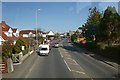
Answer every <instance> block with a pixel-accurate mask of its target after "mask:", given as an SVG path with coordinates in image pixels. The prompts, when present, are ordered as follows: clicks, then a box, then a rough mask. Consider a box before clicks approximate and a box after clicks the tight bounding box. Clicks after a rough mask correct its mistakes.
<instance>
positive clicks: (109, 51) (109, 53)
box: [104, 46, 120, 62]
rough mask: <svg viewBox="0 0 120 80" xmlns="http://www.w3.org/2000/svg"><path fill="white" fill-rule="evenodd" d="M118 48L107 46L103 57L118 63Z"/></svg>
mask: <svg viewBox="0 0 120 80" xmlns="http://www.w3.org/2000/svg"><path fill="white" fill-rule="evenodd" d="M119 53H120V46H109V47H106V49H105V50H104V56H106V57H108V58H111V59H114V60H116V61H119V62H120V57H119Z"/></svg>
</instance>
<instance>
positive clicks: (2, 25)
mask: <svg viewBox="0 0 120 80" xmlns="http://www.w3.org/2000/svg"><path fill="white" fill-rule="evenodd" d="M10 28H11V27H10V26H9V25H7V24H6V22H5V21H2V22H1V23H0V29H2V31H1V32H0V36H1V37H2V38H3V39H4V40H16V39H18V38H17V37H15V36H14V35H13V34H12V37H8V36H7V35H6V34H5V33H4V32H8V30H9V29H10ZM11 29H12V30H13V31H14V32H15V31H16V30H17V28H15V29H13V28H11Z"/></svg>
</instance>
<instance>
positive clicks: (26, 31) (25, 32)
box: [20, 30, 36, 34]
mask: <svg viewBox="0 0 120 80" xmlns="http://www.w3.org/2000/svg"><path fill="white" fill-rule="evenodd" d="M30 32H32V33H33V34H34V33H36V31H35V30H21V31H20V34H29V33H30Z"/></svg>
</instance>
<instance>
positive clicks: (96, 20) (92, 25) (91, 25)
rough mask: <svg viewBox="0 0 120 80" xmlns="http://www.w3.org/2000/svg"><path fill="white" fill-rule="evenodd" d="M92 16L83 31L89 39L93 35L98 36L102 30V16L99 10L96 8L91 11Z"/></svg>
mask: <svg viewBox="0 0 120 80" xmlns="http://www.w3.org/2000/svg"><path fill="white" fill-rule="evenodd" d="M89 13H90V15H89V16H88V19H87V22H86V23H85V25H83V29H84V31H85V32H86V35H87V36H86V37H88V39H90V38H91V36H93V35H98V32H99V28H100V21H101V18H102V14H101V13H100V12H99V11H98V10H97V8H96V7H94V8H90V9H89Z"/></svg>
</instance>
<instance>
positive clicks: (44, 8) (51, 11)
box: [2, 2, 118, 33]
mask: <svg viewBox="0 0 120 80" xmlns="http://www.w3.org/2000/svg"><path fill="white" fill-rule="evenodd" d="M107 6H114V7H116V10H117V11H118V2H2V20H3V21H6V23H7V24H8V25H9V26H11V27H12V28H18V29H19V30H23V29H35V28H36V27H37V28H40V29H41V30H42V31H45V32H47V31H50V30H51V31H53V32H55V33H56V32H60V33H62V32H67V31H74V30H77V29H78V27H81V26H82V25H83V24H84V23H85V22H86V20H87V18H88V15H89V11H88V10H89V8H91V7H97V9H98V10H99V11H100V12H102V11H104V10H105V9H106V8H107ZM39 9H40V10H39ZM36 13H37V18H36ZM36 19H37V25H36Z"/></svg>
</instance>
